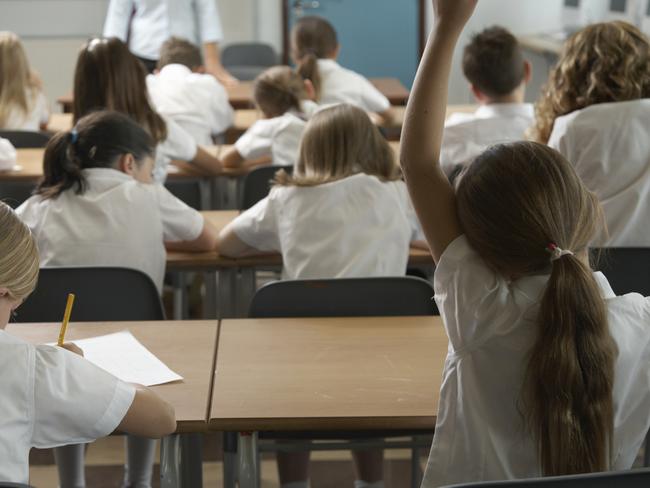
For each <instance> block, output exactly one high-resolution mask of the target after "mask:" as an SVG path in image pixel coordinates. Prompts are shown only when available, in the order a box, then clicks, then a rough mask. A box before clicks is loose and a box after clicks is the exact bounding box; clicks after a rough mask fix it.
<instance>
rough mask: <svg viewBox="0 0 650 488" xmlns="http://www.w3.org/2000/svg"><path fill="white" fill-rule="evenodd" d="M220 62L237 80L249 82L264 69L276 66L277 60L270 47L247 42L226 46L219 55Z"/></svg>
mask: <svg viewBox="0 0 650 488" xmlns="http://www.w3.org/2000/svg"><path fill="white" fill-rule="evenodd" d="M221 62H222V64H223V66H224V67H225V68H226V69H227V70H228V71H230V73H231V74H232V75H233V76H234V77H236V78H237V79H239V80H242V81H250V80H254V79H255V78H257V76H258V75H259V74H260V73H262V72H263V71H264V70H265V69H266V68H269V67H271V66H275V65H277V64H278V62H279V59H278V55H277V54H276V52H275V50H274V49H273V47H271V46H270V45H268V44H263V43H257V42H247V43H239V44H230V45H228V46H226V47H225V48H224V49H223V52H222V53H221Z"/></svg>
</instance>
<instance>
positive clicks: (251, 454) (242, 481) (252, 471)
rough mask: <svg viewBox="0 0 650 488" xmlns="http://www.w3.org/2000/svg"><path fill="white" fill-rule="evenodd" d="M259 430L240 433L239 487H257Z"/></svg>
mask: <svg viewBox="0 0 650 488" xmlns="http://www.w3.org/2000/svg"><path fill="white" fill-rule="evenodd" d="M257 460H258V457H257V432H246V433H242V432H240V433H239V488H257V483H258V480H259V476H258V470H259V466H258V464H257Z"/></svg>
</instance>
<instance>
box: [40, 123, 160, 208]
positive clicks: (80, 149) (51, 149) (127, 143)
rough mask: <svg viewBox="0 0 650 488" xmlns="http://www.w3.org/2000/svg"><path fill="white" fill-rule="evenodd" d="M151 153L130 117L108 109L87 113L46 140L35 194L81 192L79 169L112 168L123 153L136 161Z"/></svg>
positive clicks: (150, 141) (83, 184) (145, 135)
mask: <svg viewBox="0 0 650 488" xmlns="http://www.w3.org/2000/svg"><path fill="white" fill-rule="evenodd" d="M153 153H154V141H153V139H152V138H151V136H150V135H149V134H148V133H147V131H145V130H144V129H143V128H142V127H140V126H139V125H138V124H136V123H135V122H134V121H133V120H132V119H131V118H130V117H128V116H126V115H124V114H121V113H119V112H111V111H101V112H94V113H91V114H90V115H86V116H85V117H83V118H82V119H81V120H79V122H77V124H76V125H75V127H74V128H73V129H72V130H71V131H69V132H59V133H58V134H56V135H55V136H54V137H52V139H50V142H48V144H47V147H46V148H45V156H44V159H43V180H42V181H41V182H40V183H39V185H38V187H37V188H36V192H35V193H36V194H37V195H41V196H43V197H44V198H54V197H56V196H58V195H60V194H61V193H63V192H64V191H66V190H68V189H70V188H74V190H75V192H76V193H78V194H82V193H83V192H84V191H85V190H86V180H85V179H84V176H83V174H82V172H81V171H82V170H84V169H89V168H112V167H114V165H115V163H116V160H117V159H118V158H119V157H120V156H122V155H123V154H132V155H133V157H134V158H135V160H136V162H140V161H142V160H143V159H144V158H145V157H147V156H153Z"/></svg>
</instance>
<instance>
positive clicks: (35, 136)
mask: <svg viewBox="0 0 650 488" xmlns="http://www.w3.org/2000/svg"><path fill="white" fill-rule="evenodd" d="M0 137H4V138H5V139H9V142H11V144H12V145H13V146H14V147H15V148H16V149H22V148H37V147H45V146H47V143H48V142H49V140H50V137H52V134H50V133H48V132H35V131H30V130H0Z"/></svg>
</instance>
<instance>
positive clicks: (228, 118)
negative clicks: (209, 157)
mask: <svg viewBox="0 0 650 488" xmlns="http://www.w3.org/2000/svg"><path fill="white" fill-rule="evenodd" d="M202 80H203V82H204V83H205V84H206V88H207V91H208V93H209V94H210V98H209V100H210V106H211V110H210V119H211V120H210V131H211V132H212V134H213V135H217V134H221V133H223V132H225V131H226V129H228V127H230V126H231V125H232V124H233V120H234V118H235V112H234V110H233V108H232V105H230V102H229V101H228V93H227V92H226V89H225V88H224V87H223V85H222V84H221V83H219V82H218V81H217V80H216V79H215V78H214V76H211V75H207V76H205V77H204V78H202Z"/></svg>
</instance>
